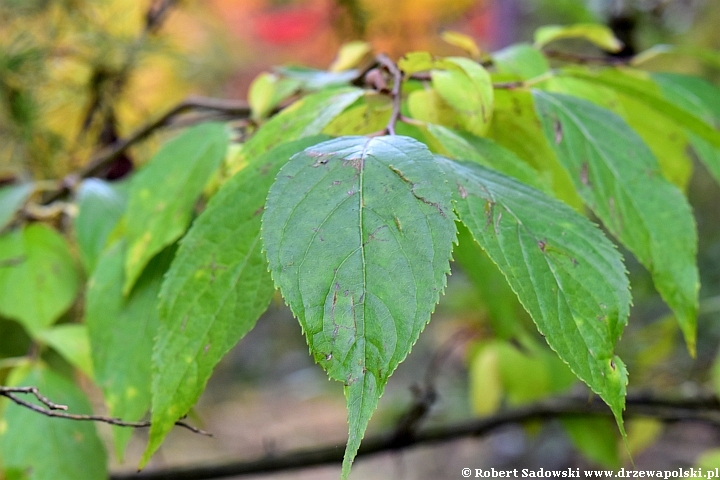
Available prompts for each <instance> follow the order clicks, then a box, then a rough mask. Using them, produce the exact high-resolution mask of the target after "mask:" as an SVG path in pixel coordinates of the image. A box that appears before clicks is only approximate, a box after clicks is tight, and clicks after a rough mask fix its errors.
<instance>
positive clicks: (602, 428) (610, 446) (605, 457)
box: [561, 417, 629, 470]
mask: <svg viewBox="0 0 720 480" xmlns="http://www.w3.org/2000/svg"><path fill="white" fill-rule="evenodd" d="M561 422H562V425H563V427H564V428H565V432H567V434H568V436H569V437H570V440H572V443H573V445H575V448H577V449H578V450H580V452H582V454H583V455H585V457H586V458H587V459H588V460H590V461H591V462H593V463H595V464H598V465H600V466H602V467H604V468H612V469H614V470H617V469H618V468H620V465H621V462H620V455H618V435H617V430H616V429H615V425H613V423H612V420H610V419H609V418H602V417H584V418H563V419H561ZM628 437H629V432H628Z"/></svg>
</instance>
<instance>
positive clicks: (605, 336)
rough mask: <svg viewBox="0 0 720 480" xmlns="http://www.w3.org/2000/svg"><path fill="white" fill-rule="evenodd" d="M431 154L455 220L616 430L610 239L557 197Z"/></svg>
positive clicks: (616, 314)
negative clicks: (610, 414)
mask: <svg viewBox="0 0 720 480" xmlns="http://www.w3.org/2000/svg"><path fill="white" fill-rule="evenodd" d="M436 158H438V162H439V163H440V165H441V166H442V167H443V169H444V171H445V173H446V175H447V176H448V180H449V181H450V183H451V186H452V187H453V189H452V190H453V199H454V201H455V207H456V210H457V212H458V215H459V217H460V220H461V221H462V222H463V223H464V224H465V225H466V226H467V227H468V229H469V230H470V232H471V233H472V235H473V237H474V238H475V240H476V241H477V242H478V243H479V244H480V245H481V246H482V247H483V249H484V250H485V251H486V252H487V254H488V255H489V256H490V258H491V259H492V260H493V261H494V262H495V263H496V264H497V265H498V267H499V268H500V270H501V271H502V272H503V274H504V275H505V277H506V279H507V281H508V282H509V283H510V286H511V287H512V288H513V290H514V291H515V293H516V294H517V296H518V298H519V300H520V302H521V303H522V304H523V306H524V307H525V309H526V310H527V311H528V313H530V316H531V317H532V318H533V320H534V322H535V324H536V325H537V327H538V330H539V331H540V333H541V334H543V335H544V336H545V339H546V341H547V343H548V345H550V347H551V348H552V349H553V350H554V351H555V352H556V353H557V354H558V355H559V356H560V358H561V359H563V360H564V361H565V362H566V363H567V364H568V365H569V366H570V369H571V370H572V371H573V372H574V373H575V375H577V376H578V377H579V378H580V379H581V380H582V381H584V382H585V383H586V384H587V385H588V386H589V387H590V388H591V389H592V390H593V391H594V392H595V393H597V394H598V395H600V397H601V398H602V399H603V400H604V401H605V402H606V403H607V404H608V405H609V406H610V408H611V409H612V411H613V413H614V415H615V419H616V420H617V422H618V425H619V426H620V428H621V431H622V410H623V408H624V405H625V385H626V383H627V374H626V370H625V365H624V364H623V363H622V361H621V360H620V358H618V357H617V356H616V355H615V354H614V349H615V344H616V342H617V341H618V339H619V337H620V335H621V333H622V330H623V328H624V326H625V324H626V323H627V317H628V314H629V304H630V292H629V285H628V280H627V277H626V276H625V273H624V271H625V267H624V265H623V263H622V258H621V256H620V254H619V253H618V252H617V250H616V249H615V247H614V245H613V244H612V243H610V241H609V240H608V239H607V238H606V237H605V236H604V235H603V234H602V232H601V231H600V230H599V229H598V228H596V227H595V226H594V225H592V224H591V223H590V222H589V221H588V220H587V219H586V218H585V217H583V216H581V215H579V214H578V213H576V212H574V211H573V210H572V209H571V208H569V207H568V206H566V205H565V204H563V203H561V202H559V201H557V200H554V199H552V198H550V197H547V196H546V195H544V194H542V193H541V192H539V191H537V190H535V189H533V188H531V187H528V186H526V185H523V184H522V183H519V182H517V181H515V180H513V179H511V178H509V177H505V176H503V175H501V174H498V173H496V172H493V171H492V170H489V169H487V168H484V167H482V166H480V165H477V164H475V163H458V162H454V161H452V160H447V159H443V158H442V157H436Z"/></svg>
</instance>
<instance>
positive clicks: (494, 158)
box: [427, 124, 549, 190]
mask: <svg viewBox="0 0 720 480" xmlns="http://www.w3.org/2000/svg"><path fill="white" fill-rule="evenodd" d="M427 131H428V132H429V133H430V134H431V135H432V136H433V137H434V138H435V139H436V140H437V141H438V142H439V143H440V145H442V147H443V148H444V149H445V152H438V153H441V154H445V155H446V156H449V157H451V158H456V159H462V160H472V161H474V162H477V163H479V164H480V165H484V166H486V167H490V168H493V169H495V170H497V171H499V172H502V173H504V174H505V175H509V176H511V177H513V178H516V179H518V180H520V181H521V182H523V183H526V184H528V185H530V186H533V187H535V188H537V189H539V190H549V187H548V186H547V185H545V184H544V183H543V182H542V180H541V177H540V175H539V172H538V171H537V170H535V169H534V168H533V167H531V166H530V165H528V163H527V162H524V161H523V160H521V159H520V158H519V157H518V156H517V155H515V154H514V153H513V152H512V151H510V150H508V149H506V148H504V147H502V146H500V145H498V144H497V143H495V142H493V141H492V140H489V139H487V138H482V137H477V136H475V135H473V134H471V133H467V132H456V131H453V130H450V129H449V128H446V127H443V126H441V125H433V124H429V125H428V126H427Z"/></svg>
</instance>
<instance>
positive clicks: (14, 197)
mask: <svg viewBox="0 0 720 480" xmlns="http://www.w3.org/2000/svg"><path fill="white" fill-rule="evenodd" d="M34 189H35V188H34V186H33V184H32V183H21V184H19V185H9V186H7V187H0V232H1V231H2V230H3V229H4V228H5V227H7V226H8V224H9V223H10V222H11V221H12V219H13V217H15V214H16V213H17V211H18V209H19V208H20V207H22V206H23V204H24V203H25V202H26V201H27V199H28V198H30V195H31V194H32V192H33V190H34Z"/></svg>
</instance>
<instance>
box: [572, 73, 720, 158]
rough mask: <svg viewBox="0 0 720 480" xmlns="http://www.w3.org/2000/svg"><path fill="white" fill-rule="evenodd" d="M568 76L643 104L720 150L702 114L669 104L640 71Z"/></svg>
mask: <svg viewBox="0 0 720 480" xmlns="http://www.w3.org/2000/svg"><path fill="white" fill-rule="evenodd" d="M563 74H564V75H570V76H573V77H578V78H583V79H585V80H587V81H590V82H593V83H597V84H600V85H605V86H607V87H610V88H612V89H614V90H617V91H619V92H622V93H624V94H626V95H629V96H632V97H634V98H635V99H636V100H639V101H642V102H643V103H645V104H647V105H648V106H649V107H651V108H653V109H655V110H657V111H658V112H659V113H662V114H663V115H665V116H667V117H670V118H672V119H674V120H675V121H676V122H677V123H679V124H681V125H683V126H684V127H685V128H686V129H688V130H689V131H691V132H692V133H694V134H696V135H697V136H699V137H700V138H702V139H704V140H705V141H706V142H708V143H709V144H711V145H712V146H713V147H715V148H720V132H719V131H717V130H716V129H714V128H713V126H712V125H709V124H708V123H707V122H706V121H704V120H703V119H702V118H701V117H700V116H699V115H698V114H696V113H691V112H688V111H687V110H685V109H684V108H681V107H678V106H676V105H675V104H674V103H672V102H670V101H668V100H666V99H665V98H664V96H663V94H662V92H661V91H660V89H659V88H658V85H657V84H656V83H655V82H653V81H652V80H650V78H649V74H646V73H645V72H638V71H636V70H621V69H604V70H600V71H598V72H594V71H589V70H583V69H577V68H574V69H565V70H564V71H563Z"/></svg>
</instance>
